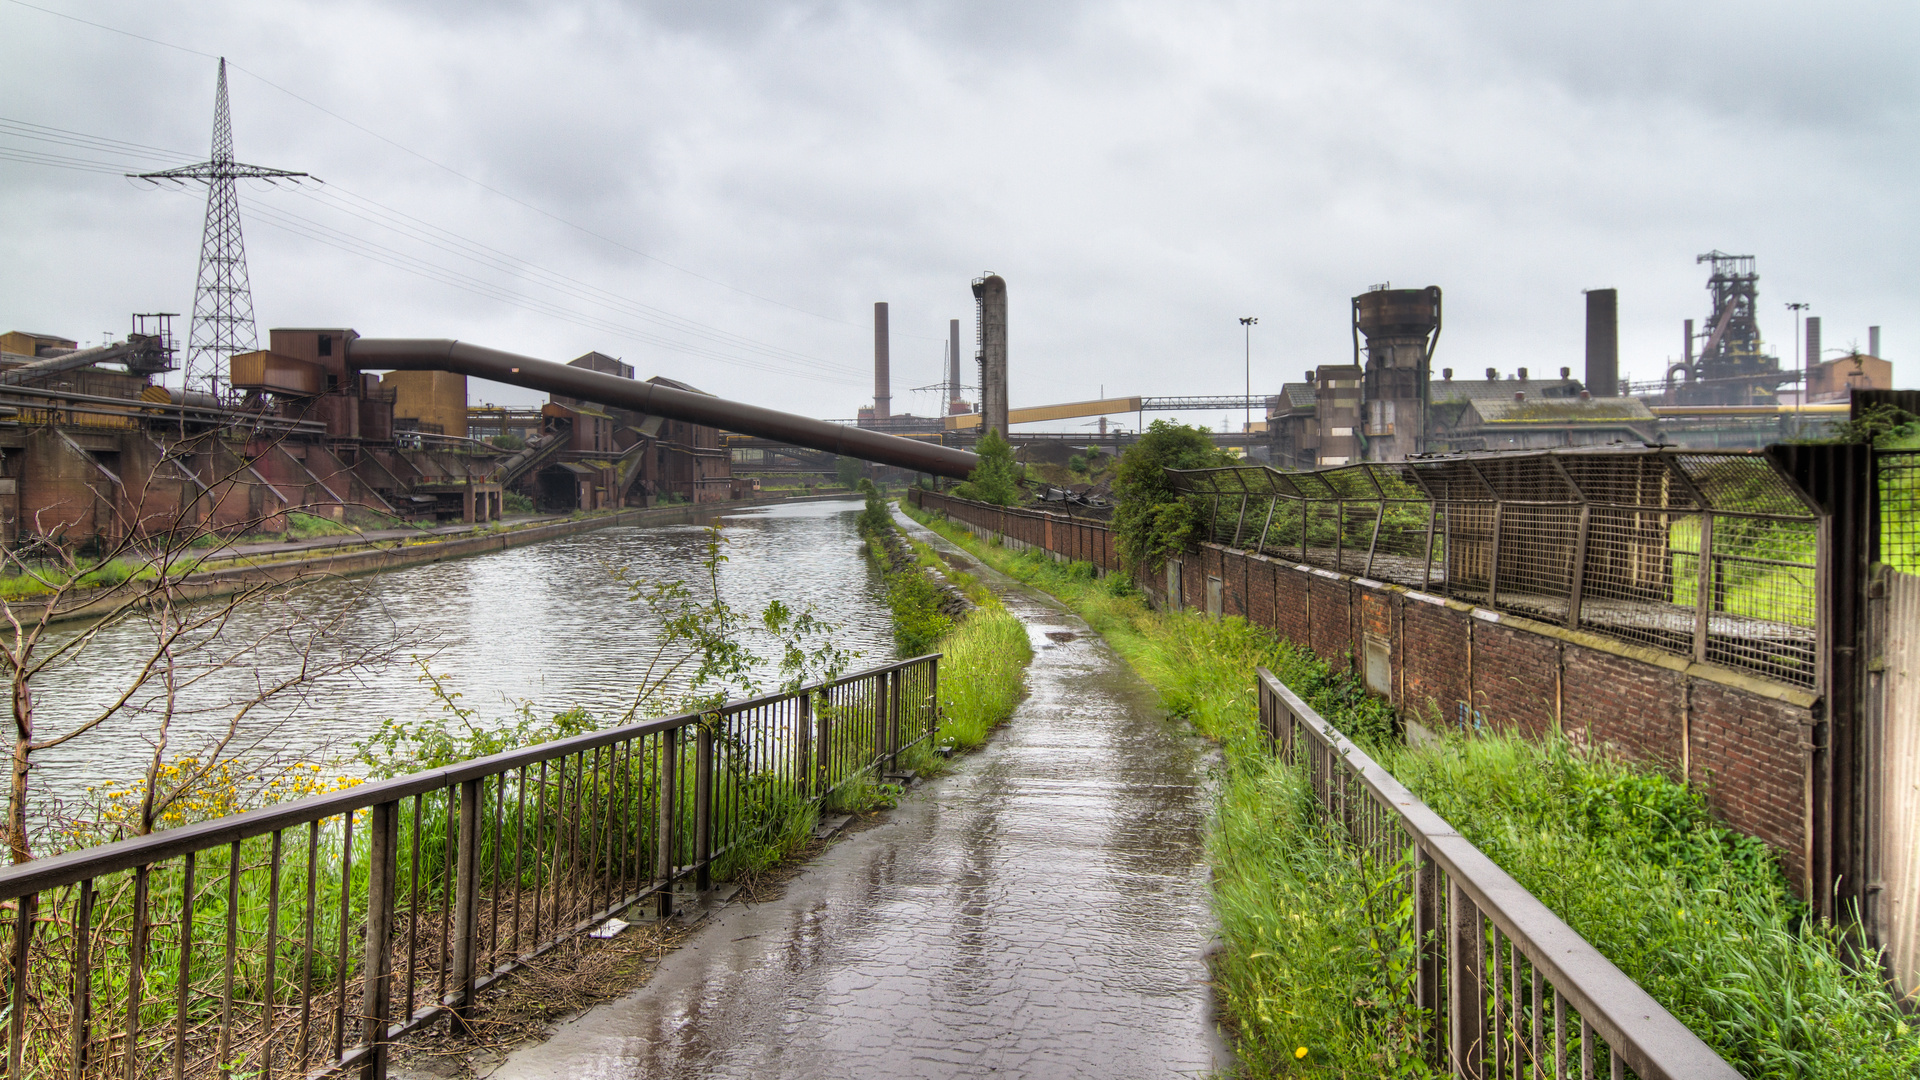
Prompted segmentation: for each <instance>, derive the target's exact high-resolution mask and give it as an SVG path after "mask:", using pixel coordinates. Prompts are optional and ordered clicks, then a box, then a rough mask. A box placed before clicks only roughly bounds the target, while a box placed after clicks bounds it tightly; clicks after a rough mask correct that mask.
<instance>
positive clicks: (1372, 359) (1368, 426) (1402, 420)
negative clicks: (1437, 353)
mask: <svg viewBox="0 0 1920 1080" xmlns="http://www.w3.org/2000/svg"><path fill="white" fill-rule="evenodd" d="M1362 335H1365V337H1366V352H1367V355H1366V361H1365V364H1364V369H1365V374H1364V376H1363V377H1362V380H1361V397H1362V399H1363V401H1364V403H1365V404H1364V415H1365V421H1364V423H1365V432H1364V435H1365V439H1366V445H1365V449H1364V451H1363V453H1362V456H1363V457H1364V458H1365V459H1366V460H1368V461H1404V460H1405V459H1406V458H1408V457H1409V456H1411V455H1413V454H1418V453H1421V452H1422V451H1423V450H1425V448H1426V447H1425V443H1426V417H1427V395H1428V389H1427V380H1428V377H1429V370H1430V367H1429V365H1430V363H1431V361H1432V359H1433V346H1434V343H1435V342H1437V341H1439V339H1440V287H1439V286H1438V285H1429V286H1427V287H1426V288H1424V289H1389V288H1385V287H1381V288H1376V289H1372V290H1369V291H1367V292H1364V293H1361V294H1360V295H1359V296H1356V297H1354V298H1353V352H1354V363H1356V364H1359V363H1361V360H1360V339H1361V336H1362Z"/></svg>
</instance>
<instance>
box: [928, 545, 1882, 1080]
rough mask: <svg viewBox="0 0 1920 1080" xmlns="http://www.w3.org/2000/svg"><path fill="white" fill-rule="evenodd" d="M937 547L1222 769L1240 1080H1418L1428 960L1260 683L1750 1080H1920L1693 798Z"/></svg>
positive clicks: (1798, 914)
mask: <svg viewBox="0 0 1920 1080" xmlns="http://www.w3.org/2000/svg"><path fill="white" fill-rule="evenodd" d="M910 512H913V511H910ZM916 516H920V515H918V514H917V512H916ZM922 520H927V519H926V518H925V517H922ZM929 524H931V525H932V526H933V527H934V528H935V529H936V530H938V531H940V532H942V533H943V534H944V535H946V536H948V537H949V538H951V539H953V540H954V541H955V542H956V543H959V544H961V545H963V546H965V547H967V548H968V550H970V551H972V552H973V553H974V554H975V555H977V556H978V557H980V558H981V559H982V560H984V561H986V562H988V563H989V564H991V565H993V566H995V567H997V568H999V569H1001V570H1003V571H1004V572H1007V573H1009V574H1012V575H1013V576H1015V577H1017V578H1020V579H1021V580H1023V581H1026V582H1029V583H1031V584H1033V585H1035V586H1037V587H1039V588H1041V589H1044V590H1046V591H1048V592H1051V593H1053V594H1054V595H1056V596H1058V597H1060V598H1061V599H1062V600H1064V601H1066V602H1067V603H1068V604H1069V605H1071V606H1072V607H1073V608H1074V609H1075V610H1076V611H1078V612H1079V613H1080V614H1081V615H1082V616H1083V617H1085V618H1086V619H1087V620H1088V622H1089V623H1090V624H1091V625H1092V626H1093V627H1094V629H1096V630H1098V631H1099V632H1100V633H1101V634H1102V635H1103V636H1104V637H1105V638H1106V639H1107V640H1108V641H1109V642H1110V643H1111V644H1112V645H1113V647H1114V648H1115V649H1116V651H1118V652H1119V653H1120V654H1121V655H1122V656H1124V657H1125V658H1126V659H1127V660H1128V662H1129V663H1131V664H1133V665H1134V667H1135V668H1136V669H1137V670H1139V671H1140V672H1141V674H1142V675H1143V676H1145V677H1146V678H1147V680H1148V681H1149V682H1151V683H1152V684H1153V685H1154V686H1155V687H1156V688H1157V689H1158V690H1159V691H1160V694H1161V696H1162V699H1163V701H1164V702H1165V704H1166V706H1167V708H1168V709H1169V711H1171V712H1172V713H1174V714H1176V715H1179V716H1183V717H1185V718H1187V719H1189V720H1190V721H1191V722H1192V723H1193V724H1194V725H1195V727H1196V728H1197V729H1199V730H1200V731H1201V732H1203V733H1205V734H1207V735H1208V736H1210V737H1212V738H1214V739H1215V740H1217V741H1219V742H1220V743H1221V745H1222V747H1223V748H1224V750H1225V751H1226V755H1227V763H1228V767H1227V770H1226V776H1225V778H1224V782H1223V783H1222V785H1221V788H1220V793H1219V796H1218V802H1217V807H1216V814H1215V819H1214V824H1213V829H1212V832H1211V833H1210V836H1209V846H1208V851H1209V859H1210V862H1211V867H1212V871H1213V877H1214V906H1215V910H1216V912H1217V914H1218V917H1219V919H1220V925H1221V935H1222V938H1223V940H1224V941H1225V943H1226V947H1225V948H1224V949H1223V950H1221V952H1220V953H1219V954H1217V956H1216V958H1215V967H1214V975H1215V981H1216V986H1217V987H1218V991H1219V993H1220V996H1221V998H1222V1001H1223V1005H1224V1009H1225V1012H1226V1014H1227V1016H1228V1017H1229V1020H1230V1023H1231V1026H1232V1029H1233V1034H1234V1038H1235V1042H1236V1046H1237V1049H1238V1051H1239V1053H1240V1057H1241V1061H1242V1065H1243V1068H1244V1070H1245V1071H1246V1073H1247V1074H1249V1075H1256V1076H1266V1075H1274V1076H1294V1075H1300V1076H1309V1075H1310V1076H1382V1075H1410V1076H1417V1075H1426V1067H1425V1066H1424V1065H1423V1064H1422V1063H1421V1062H1419V1061H1418V1060H1416V1059H1415V1057H1414V1056H1413V1049H1414V1047H1415V1046H1416V1032H1417V1027H1416V1022H1417V1021H1419V1020H1420V1018H1419V1017H1418V1016H1417V1014H1416V1013H1415V1012H1413V1011H1412V1010H1411V1008H1410V1006H1409V1005H1408V1004H1407V999H1406V997H1405V995H1404V993H1403V992H1401V988H1402V987H1404V985H1405V982H1406V978H1407V972H1408V967H1407V964H1408V961H1409V959H1410V957H1411V950H1412V942H1411V940H1410V937H1409V935H1408V934H1407V930H1406V925H1407V924H1406V921H1405V919H1404V918H1403V915H1404V913H1403V912H1399V911H1388V910H1384V909H1383V908H1382V905H1381V903H1380V897H1381V896H1382V895H1383V891H1382V890H1383V887H1384V886H1386V885H1389V884H1390V883H1391V882H1390V881H1389V880H1388V878H1389V877H1390V876H1391V875H1392V874H1394V873H1397V869H1396V868H1387V870H1386V871H1385V872H1380V873H1377V874H1372V872H1370V871H1368V870H1367V869H1365V868H1364V866H1363V864H1362V863H1361V862H1360V861H1359V860H1357V859H1355V858H1353V857H1352V856H1351V854H1350V852H1349V850H1348V849H1347V847H1346V840H1345V838H1344V837H1343V836H1342V835H1340V834H1339V833H1338V832H1337V831H1334V830H1330V829H1329V828H1328V827H1327V825H1326V824H1325V823H1324V822H1323V821H1322V819H1321V816H1320V814H1319V812H1318V811H1317V810H1316V809H1315V807H1314V804H1313V802H1312V795H1311V793H1310V792H1309V791H1308V789H1307V788H1306V786H1305V784H1304V783H1303V780H1302V777H1301V775H1300V774H1299V773H1298V772H1297V771H1296V770H1295V769H1293V768H1291V767H1288V766H1285V765H1283V764H1280V763H1279V762H1277V761H1276V760H1274V759H1273V758H1271V757H1270V756H1269V755H1268V754H1267V753H1266V751H1265V748H1264V744H1263V738H1262V736H1261V735H1260V734H1259V732H1258V727H1257V725H1258V715H1257V713H1258V706H1257V702H1256V699H1255V697H1254V693H1253V670H1254V668H1255V667H1257V666H1261V665H1264V666H1266V667H1267V668H1269V669H1270V670H1272V671H1273V672H1274V673H1275V675H1276V676H1277V677H1279V678H1280V679H1281V680H1282V681H1283V682H1285V683H1286V684H1287V685H1289V686H1290V687H1292V688H1293V689H1294V690H1295V692H1297V693H1299V694H1300V695H1301V696H1302V697H1303V698H1305V699H1306V700H1307V702H1308V703H1309V704H1311V705H1313V707H1314V708H1315V709H1317V710H1319V711H1320V712H1321V714H1322V715H1324V716H1325V717H1326V718H1327V719H1328V720H1330V721H1331V722H1332V723H1333V724H1334V725H1335V726H1336V727H1338V728H1340V729H1341V730H1342V731H1343V732H1345V733H1347V734H1348V736H1349V737H1350V738H1353V739H1354V741H1355V742H1357V743H1360V744H1361V745H1362V746H1363V747H1365V748H1366V749H1367V750H1368V752H1369V753H1372V754H1374V755H1375V756H1376V757H1377V758H1378V759H1379V760H1380V761H1381V763H1382V764H1383V765H1385V766H1387V767H1388V768H1389V769H1391V770H1392V771H1394V772H1395V774H1396V775H1398V776H1399V777H1400V778H1401V779H1402V780H1403V781H1404V782H1406V783H1407V784H1408V786H1409V787H1411V788H1412V789H1413V790H1414V791H1415V793H1416V794H1418V795H1419V796H1420V797H1421V798H1422V799H1424V800H1425V801H1427V802H1428V803H1429V804H1430V805H1431V806H1433V807H1434V809H1435V810H1436V811H1438V812H1439V813H1440V814H1441V816H1443V817H1445V818H1446V819H1447V820H1448V821H1450V822H1451V823H1452V824H1453V825H1454V826H1455V827H1456V828H1457V829H1459V830H1460V832H1461V833H1462V834H1463V835H1464V836H1466V837H1468V838H1469V839H1470V840H1472V841H1473V842H1474V843H1475V844H1477V845H1478V846H1480V848H1481V849H1482V850H1483V851H1485V852H1486V853H1487V854H1488V855H1489V856H1490V857H1491V858H1493V859H1494V861H1495V862H1497V863H1499V864H1500V865H1501V866H1502V867H1503V868H1504V869H1506V870H1507V871H1508V872H1509V873H1511V874H1512V875H1513V876H1514V877H1515V878H1516V879H1517V880H1518V881H1519V882H1520V883H1521V884H1522V885H1523V886H1525V887H1526V888H1528V889H1529V890H1531V891H1532V892H1533V893H1534V894H1535V895H1536V896H1538V897H1540V899H1541V900H1542V901H1543V902H1545V903H1547V904H1548V905H1549V906H1550V907H1552V908H1553V909H1554V910H1555V911H1556V912H1557V913H1558V914H1559V915H1560V916H1561V917H1562V918H1563V919H1565V920H1566V921H1567V922H1568V923H1569V924H1570V925H1572V926H1573V928H1574V929H1575V930H1576V931H1578V932H1579V933H1581V934H1582V935H1583V936H1584V937H1586V938H1587V940H1589V941H1590V942H1592V943H1593V944H1594V945H1595V946H1596V947H1598V948H1599V949H1600V950H1601V951H1602V952H1603V953H1604V954H1606V955H1607V956H1608V957H1609V958H1610V959H1611V960H1613V961H1614V963H1616V964H1618V965H1619V966H1620V967H1621V968H1622V970H1624V971H1625V972H1626V973H1627V974H1628V976H1630V977H1631V978H1633V979H1635V980H1636V981H1637V982H1639V983H1640V984H1641V985H1642V986H1644V987H1646V989H1647V990H1648V992H1649V993H1651V994H1653V996H1654V997H1655V998H1656V999H1657V1000H1659V1001H1660V1002H1661V1003H1662V1004H1663V1005H1664V1006H1666V1007H1667V1008H1668V1009H1669V1010H1670V1011H1672V1012H1673V1013H1674V1014H1675V1016H1676V1017H1678V1018H1679V1019H1680V1020H1681V1021H1682V1022H1683V1023H1686V1024H1687V1025H1688V1026H1689V1027H1691V1028H1692V1029H1693V1030H1694V1031H1695V1032H1696V1033H1697V1034H1699V1035H1700V1037H1701V1038H1703V1039H1705V1040H1706V1041H1707V1042H1708V1043H1709V1044H1710V1045H1712V1046H1713V1047H1714V1048H1715V1049H1716V1050H1717V1051H1718V1052H1719V1053H1720V1054H1721V1055H1722V1056H1724V1057H1725V1058H1726V1059H1727V1060H1728V1061H1729V1062H1730V1063H1732V1064H1733V1065H1734V1067H1735V1068H1737V1069H1739V1070H1740V1071H1741V1072H1742V1073H1743V1074H1745V1075H1747V1076H1749V1077H1756V1078H1757V1077H1780V1078H1788V1077H1791V1078H1811V1077H1829V1076H1843V1077H1870V1078H1878V1077H1889V1078H1890V1077H1905V1076H1913V1075H1916V1074H1920V1034H1916V1031H1915V1029H1914V1027H1913V1025H1912V1024H1911V1023H1910V1022H1908V1021H1907V1020H1905V1019H1904V1018H1903V1017H1902V1015H1901V1013H1900V1011H1899V1009H1898V1007H1897V1006H1896V1005H1895V1003H1894V1000H1893V997H1892V995H1891V994H1890V993H1889V992H1888V991H1887V990H1886V988H1885V987H1884V985H1883V984H1882V982H1881V980H1880V976H1879V972H1878V970H1877V968H1875V967H1874V966H1873V965H1871V964H1866V965H1861V964H1857V963H1855V962H1853V961H1850V960H1849V959H1848V956H1849V954H1848V952H1847V949H1846V947H1845V945H1844V943H1843V942H1842V940H1841V933H1840V932H1839V930H1838V928H1835V927H1832V926H1829V925H1825V924H1821V923H1819V922H1817V921H1814V920H1810V919H1808V918H1807V916H1806V912H1805V909H1804V907H1803V906H1802V905H1800V904H1799V903H1798V902H1797V901H1795V900H1794V899H1793V897H1792V894H1791V892H1790V891H1789V890H1788V888H1787V885H1786V882H1785V880H1784V878H1783V877H1782V876H1781V874H1780V871H1779V869H1778V867H1777V864H1776V862H1775V860H1774V858H1773V855H1772V853H1771V851H1769V850H1768V849H1767V848H1766V847H1765V845H1763V844H1761V843H1760V842H1759V841H1756V840H1753V839H1751V838H1748V837H1744V836H1741V835H1740V834H1738V833H1735V832H1733V831H1732V830H1729V829H1727V828H1725V827H1724V826H1722V825H1720V824H1719V823H1718V822H1716V821H1715V820H1714V819H1713V817H1712V815H1711V813H1710V812H1709V811H1708V809H1707V807H1706V804H1705V802H1704V801H1703V800H1702V798H1701V797H1700V794H1699V793H1698V792H1697V791H1691V790H1689V789H1687V788H1684V787H1682V786H1680V785H1678V784H1676V783H1674V782H1673V781H1671V780H1668V779H1667V778H1666V777H1664V776H1662V775H1660V774H1658V773H1655V772H1648V771H1645V770H1641V769H1636V768H1633V767H1629V766H1626V765H1623V764H1620V763H1618V762H1615V761H1612V760H1610V759H1608V758H1605V757H1603V756H1600V755H1598V754H1591V753H1585V752H1581V751H1578V750H1576V749H1575V748H1573V747H1572V746H1571V745H1569V744H1567V743H1566V742H1564V741H1549V742H1547V743H1544V744H1536V743H1529V742H1527V741H1525V740H1522V739H1519V738H1515V737H1509V736H1500V735H1464V734H1456V735H1452V736H1449V737H1447V738H1444V739H1443V740H1441V741H1440V742H1439V743H1437V744H1434V745H1431V746H1426V747H1422V748H1419V749H1409V748H1406V747H1403V746H1402V745H1401V744H1400V743H1399V741H1398V738H1397V736H1396V735H1395V723H1396V721H1395V717H1394V716H1393V714H1392V711H1391V710H1390V709H1389V708H1388V707H1387V706H1386V704H1385V703H1384V702H1382V701H1381V700H1379V699H1377V698H1374V697H1371V696H1369V695H1367V694H1366V693H1364V692H1363V690H1362V689H1361V687H1360V686H1359V685H1358V684H1357V682H1355V681H1354V680H1353V679H1350V678H1347V677H1345V676H1341V675H1336V674H1334V673H1332V672H1330V671H1329V669H1328V668H1327V666H1326V665H1325V664H1324V663H1323V662H1321V661H1320V660H1319V659H1318V658H1316V657H1314V656H1312V655H1310V654H1308V653H1307V652H1306V651H1305V650H1303V649H1300V648H1298V647H1296V646H1294V645H1292V644H1290V643H1287V642H1282V641H1278V640H1276V639H1275V638H1274V636H1273V635H1272V634H1270V633H1268V632H1266V631H1264V630H1262V629H1260V628H1257V627H1254V626H1251V625H1249V624H1247V623H1246V622H1244V621H1243V620H1240V619H1238V618H1227V619H1208V618H1205V617H1203V616H1198V615H1191V614H1189V615H1171V614H1165V613H1156V612H1151V611H1148V610H1147V609H1146V607H1145V605H1144V604H1143V603H1141V602H1140V600H1139V599H1137V598H1135V597H1132V596H1129V595H1127V593H1128V592H1130V591H1131V583H1125V584H1122V583H1121V582H1123V581H1124V579H1122V578H1120V577H1119V576H1118V575H1114V576H1110V577H1108V578H1106V579H1104V580H1102V579H1097V578H1096V576H1095V574H1094V571H1093V568H1092V567H1091V566H1090V565H1087V564H1062V563H1058V562H1055V561H1053V560H1051V559H1049V558H1046V557H1044V556H1043V555H1041V554H1040V553H1038V552H1032V551H1029V552H1023V553H1020V554H1017V555H1016V554H1014V553H1012V552H1009V551H1007V550H1005V549H1003V548H999V547H995V546H993V545H988V544H981V543H979V542H978V541H976V540H974V539H973V537H972V536H970V535H969V534H967V533H966V532H965V531H964V530H960V529H955V528H952V527H950V526H947V525H945V523H944V522H941V521H939V520H937V519H936V520H931V521H929ZM1370 874H1371V876H1370Z"/></svg>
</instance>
